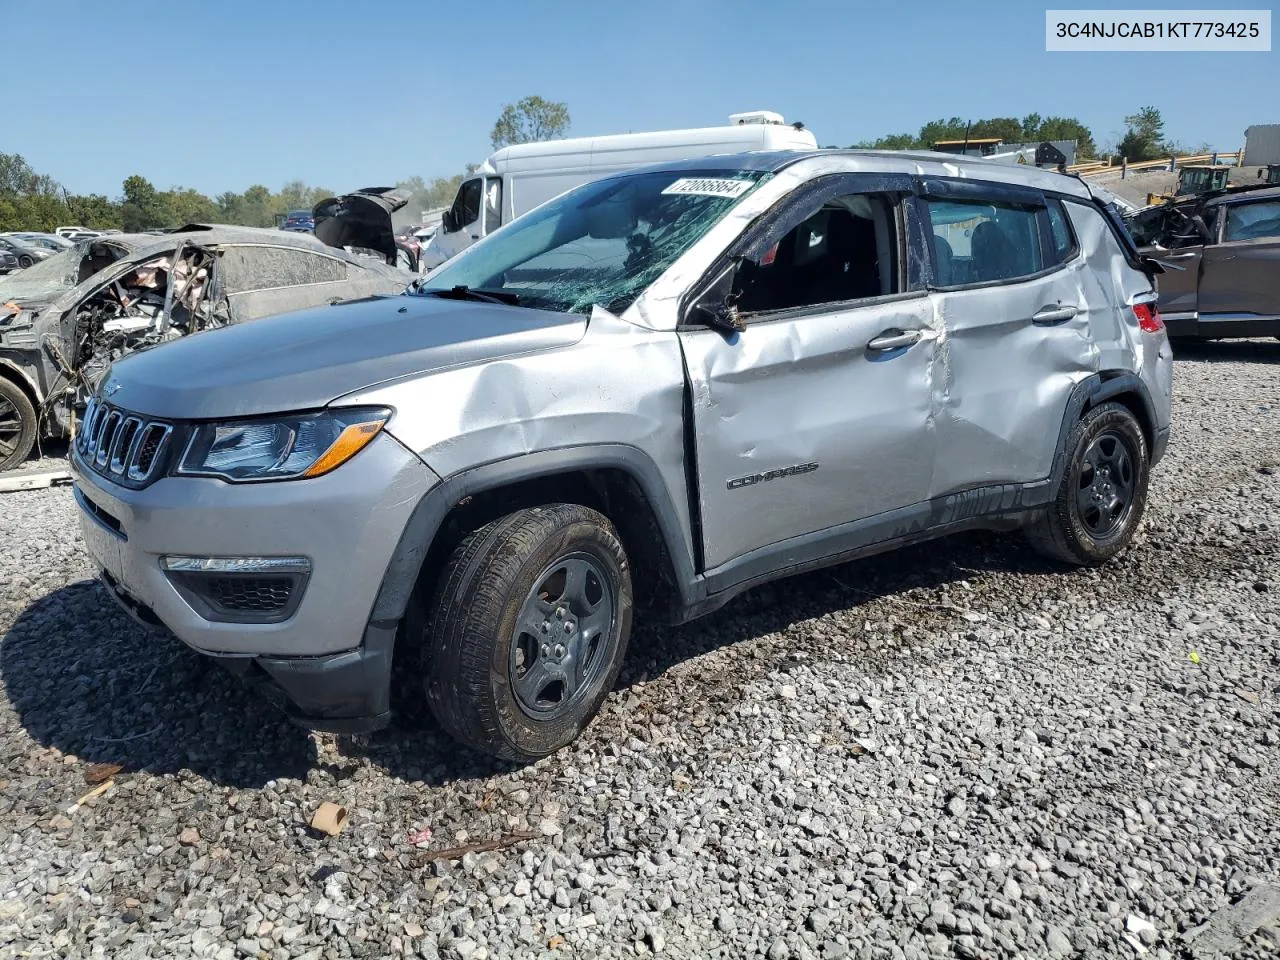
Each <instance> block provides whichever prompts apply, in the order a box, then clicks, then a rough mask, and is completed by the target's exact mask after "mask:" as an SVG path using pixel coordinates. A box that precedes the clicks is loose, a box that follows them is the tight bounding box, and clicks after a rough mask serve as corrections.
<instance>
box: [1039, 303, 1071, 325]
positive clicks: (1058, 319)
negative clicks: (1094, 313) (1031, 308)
mask: <svg viewBox="0 0 1280 960" xmlns="http://www.w3.org/2000/svg"><path fill="white" fill-rule="evenodd" d="M1079 312H1080V311H1078V310H1077V309H1076V308H1075V307H1073V306H1071V305H1070V304H1067V305H1066V306H1061V307H1045V308H1044V309H1043V310H1040V311H1039V312H1037V313H1035V314H1034V315H1033V316H1032V317H1031V322H1032V323H1041V324H1049V323H1062V322H1063V321H1064V320H1070V319H1071V318H1072V317H1074V316H1075V315H1076V314H1077V313H1079Z"/></svg>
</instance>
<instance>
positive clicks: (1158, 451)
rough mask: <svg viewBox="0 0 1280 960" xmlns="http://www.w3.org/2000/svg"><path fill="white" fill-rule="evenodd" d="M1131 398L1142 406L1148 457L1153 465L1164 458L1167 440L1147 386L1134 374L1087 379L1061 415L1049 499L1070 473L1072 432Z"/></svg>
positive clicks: (1104, 374)
mask: <svg viewBox="0 0 1280 960" xmlns="http://www.w3.org/2000/svg"><path fill="white" fill-rule="evenodd" d="M1122 394H1131V395H1134V396H1136V397H1137V398H1138V400H1139V402H1140V403H1141V404H1142V412H1143V419H1144V420H1145V422H1144V423H1143V424H1142V426H1143V428H1144V431H1145V433H1146V435H1147V447H1148V453H1149V455H1150V458H1151V461H1150V462H1151V464H1152V465H1154V464H1155V463H1156V461H1158V460H1159V459H1160V457H1161V456H1162V455H1163V454H1164V439H1165V438H1166V437H1167V433H1166V434H1164V436H1163V437H1162V435H1161V433H1160V427H1159V421H1158V420H1157V419H1156V410H1155V404H1153V403H1152V402H1151V392H1150V391H1149V390H1148V389H1147V385H1146V384H1145V383H1143V382H1142V379H1141V378H1140V377H1139V376H1138V375H1137V374H1135V373H1131V372H1130V371H1127V370H1123V371H1104V372H1101V373H1095V374H1092V375H1090V376H1088V377H1085V378H1084V379H1083V380H1081V381H1080V382H1079V383H1077V384H1076V385H1075V387H1074V388H1072V391H1071V395H1070V396H1069V397H1068V398H1067V407H1066V410H1065V411H1064V412H1063V415H1062V427H1061V429H1060V430H1059V432H1058V445H1057V448H1056V449H1055V451H1054V454H1053V471H1052V472H1051V473H1050V475H1049V496H1050V497H1053V496H1056V495H1057V492H1058V487H1059V486H1060V485H1061V483H1062V477H1063V475H1064V474H1065V473H1066V471H1067V439H1068V438H1069V437H1070V436H1071V430H1072V428H1073V427H1074V426H1075V425H1076V424H1077V423H1078V422H1079V420H1080V418H1081V417H1082V416H1083V415H1084V412H1085V411H1086V410H1087V409H1088V408H1090V407H1095V406H1097V405H1098V404H1100V403H1104V402H1105V401H1107V400H1110V399H1112V398H1113V397H1118V396H1120V395H1122Z"/></svg>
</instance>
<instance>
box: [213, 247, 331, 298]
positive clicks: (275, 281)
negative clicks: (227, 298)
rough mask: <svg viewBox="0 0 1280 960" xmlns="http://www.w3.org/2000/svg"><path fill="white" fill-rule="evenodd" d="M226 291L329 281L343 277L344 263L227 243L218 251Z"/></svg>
mask: <svg viewBox="0 0 1280 960" xmlns="http://www.w3.org/2000/svg"><path fill="white" fill-rule="evenodd" d="M222 276H223V283H224V284H225V285H226V290H227V293H248V292H249V291H251V290H270V289H272V288H273V287H295V286H303V285H305V284H309V283H332V282H334V281H337V280H345V279H347V265H346V264H345V263H343V262H342V261H341V260H335V259H334V258H333V257H326V256H322V255H320V254H317V253H311V252H309V251H307V250H292V249H288V248H285V247H228V248H227V249H226V250H225V251H224V252H223V254H222Z"/></svg>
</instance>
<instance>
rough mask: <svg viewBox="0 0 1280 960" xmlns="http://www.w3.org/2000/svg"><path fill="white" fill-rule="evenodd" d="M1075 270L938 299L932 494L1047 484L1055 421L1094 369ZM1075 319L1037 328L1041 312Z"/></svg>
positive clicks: (1055, 437) (1058, 425)
mask: <svg viewBox="0 0 1280 960" xmlns="http://www.w3.org/2000/svg"><path fill="white" fill-rule="evenodd" d="M1082 273H1083V270H1082V263H1081V262H1080V261H1077V262H1076V265H1075V266H1074V267H1067V268H1064V269H1060V270H1057V271H1055V272H1053V273H1051V274H1049V275H1047V276H1042V277H1038V278H1033V279H1029V280H1024V281H1021V282H1015V283H1005V284H1000V285H994V286H986V287H976V288H973V289H968V290H955V291H948V292H942V293H935V294H933V295H932V296H933V297H935V298H936V301H937V304H938V312H939V315H940V318H941V322H942V327H943V329H944V331H945V332H944V336H943V340H942V344H941V346H940V358H939V374H938V379H937V389H938V429H937V450H938V455H937V459H936V464H937V469H936V472H935V475H934V483H933V493H934V494H935V495H941V494H947V493H952V492H955V491H957V490H964V489H968V488H971V487H980V486H987V485H990V484H998V483H1029V482H1033V481H1037V480H1043V479H1044V478H1046V477H1048V476H1049V472H1050V469H1051V467H1052V463H1053V454H1054V450H1055V447H1056V445H1057V440H1058V434H1059V432H1060V430H1061V426H1062V413H1063V411H1064V410H1065V409H1066V406H1067V398H1068V396H1069V395H1070V393H1071V390H1072V388H1073V387H1074V386H1075V384H1076V383H1077V382H1079V381H1080V380H1081V379H1083V378H1084V377H1085V376H1087V375H1088V374H1090V373H1093V372H1095V371H1096V370H1097V369H1098V348H1097V347H1096V346H1095V345H1094V344H1093V342H1092V341H1091V339H1090V322H1091V321H1090V312H1089V309H1088V303H1087V301H1086V297H1085V293H1084V290H1083V289H1082V284H1083V277H1082ZM1061 308H1072V309H1074V310H1075V311H1076V313H1075V315H1074V316H1072V317H1070V318H1069V319H1064V320H1060V321H1054V322H1036V321H1035V320H1033V319H1032V318H1033V317H1034V316H1036V314H1038V313H1041V312H1042V311H1051V310H1056V309H1061Z"/></svg>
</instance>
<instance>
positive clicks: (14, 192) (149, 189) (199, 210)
mask: <svg viewBox="0 0 1280 960" xmlns="http://www.w3.org/2000/svg"><path fill="white" fill-rule="evenodd" d="M462 176H463V175H462V174H458V175H457V176H454V177H436V178H435V179H433V180H430V181H424V180H423V178H422V177H410V178H409V179H407V180H402V181H400V182H399V183H397V184H396V186H397V187H399V188H401V189H403V190H406V191H407V192H408V193H409V194H410V201H409V205H408V206H407V207H406V208H405V210H404V212H403V218H404V219H406V220H408V219H416V218H417V215H418V213H419V212H420V211H422V210H430V209H433V208H436V207H443V206H447V205H448V203H449V202H450V201H451V200H452V199H453V195H454V194H455V193H456V192H457V190H458V184H459V183H461V182H462ZM348 189H350V188H348ZM333 195H334V192H333V191H332V190H330V189H328V188H326V187H312V186H309V185H307V184H306V183H304V182H303V181H301V180H290V181H289V182H288V183H286V184H284V185H283V186H282V187H281V188H280V189H279V190H271V189H270V188H268V187H266V186H263V185H262V184H254V185H253V186H251V187H249V189H247V190H245V191H244V192H243V193H236V192H234V191H228V192H226V193H220V194H218V195H216V196H213V197H210V196H208V195H207V194H204V193H201V192H200V191H199V190H195V189H192V188H190V187H172V188H171V189H168V190H160V189H157V188H156V186H155V185H154V184H152V183H151V181H150V180H148V179H147V178H146V177H143V176H139V175H137V174H135V175H133V176H131V177H127V178H125V181H124V183H123V184H122V185H121V191H120V196H119V197H116V198H108V197H106V196H103V195H102V194H97V193H90V194H74V193H71V192H70V191H68V190H67V189H66V188H65V187H63V186H62V185H61V184H60V183H58V182H57V181H56V180H54V179H53V178H52V177H49V176H47V175H45V174H41V173H37V172H36V171H35V170H33V169H32V167H31V165H30V164H29V163H28V162H27V161H26V160H25V159H24V158H23V157H22V156H21V155H20V154H8V153H0V232H4V231H8V230H36V231H51V230H54V229H56V228H57V227H62V226H72V225H74V226H81V227H88V228H89V229H91V230H124V231H125V232H127V233H132V232H134V231H138V230H151V229H155V228H158V227H161V228H162V227H178V226H182V225H183V224H187V223H229V224H236V225H239V226H245V227H273V226H275V225H276V223H277V222H278V220H279V218H280V217H283V216H284V215H285V214H286V213H288V212H289V211H290V210H310V209H311V208H312V207H313V206H315V205H316V204H317V203H319V202H320V201H321V200H323V199H325V198H326V197H331V196H333Z"/></svg>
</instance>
